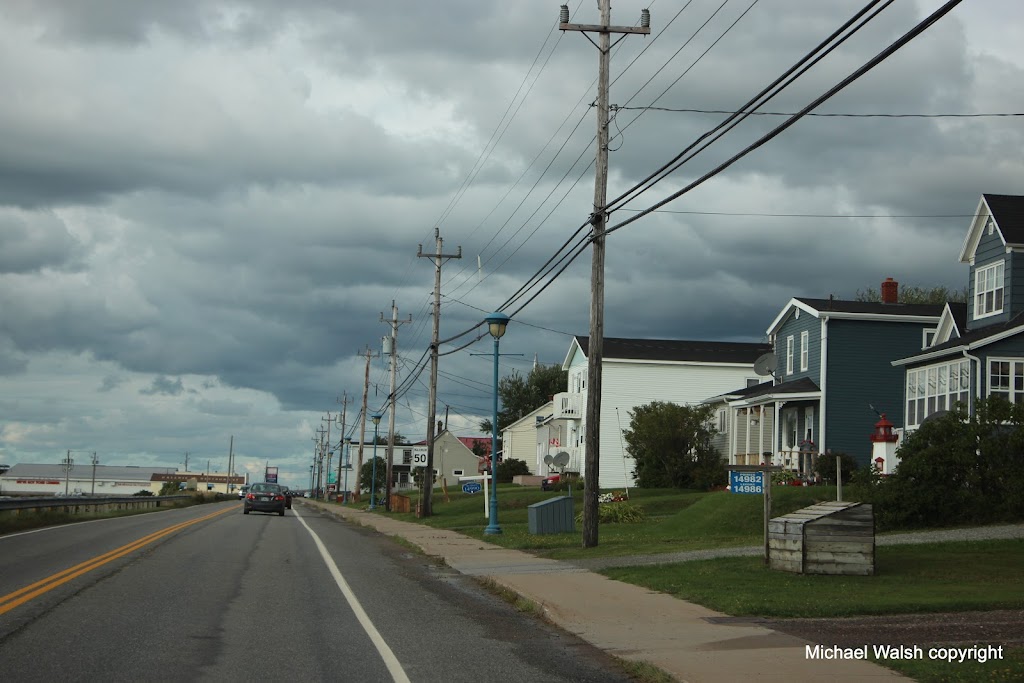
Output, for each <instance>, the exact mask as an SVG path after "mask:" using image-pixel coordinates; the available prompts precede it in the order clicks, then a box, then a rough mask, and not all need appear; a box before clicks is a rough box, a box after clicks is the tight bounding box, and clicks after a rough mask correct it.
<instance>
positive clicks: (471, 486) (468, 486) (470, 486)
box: [462, 481, 483, 493]
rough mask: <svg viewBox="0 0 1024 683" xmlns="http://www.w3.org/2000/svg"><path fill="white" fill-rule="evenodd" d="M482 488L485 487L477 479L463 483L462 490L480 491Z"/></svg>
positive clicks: (466, 491)
mask: <svg viewBox="0 0 1024 683" xmlns="http://www.w3.org/2000/svg"><path fill="white" fill-rule="evenodd" d="M482 489H483V487H482V486H480V484H479V483H477V482H475V481H467V482H466V483H465V484H463V485H462V491H463V492H464V493H480V491H481V490H482Z"/></svg>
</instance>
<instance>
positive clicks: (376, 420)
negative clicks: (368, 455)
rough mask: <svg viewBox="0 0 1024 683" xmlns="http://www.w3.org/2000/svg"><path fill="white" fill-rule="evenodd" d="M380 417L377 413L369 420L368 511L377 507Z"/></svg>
mask: <svg viewBox="0 0 1024 683" xmlns="http://www.w3.org/2000/svg"><path fill="white" fill-rule="evenodd" d="M380 418H381V415H380V414H379V413H378V414H377V415H374V416H373V417H371V418H370V419H372V420H373V466H372V467H371V468H370V472H371V474H370V509H371V510H373V509H374V508H376V507H377V504H376V501H377V497H376V496H377V427H378V426H379V425H380Z"/></svg>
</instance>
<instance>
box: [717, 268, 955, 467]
mask: <svg viewBox="0 0 1024 683" xmlns="http://www.w3.org/2000/svg"><path fill="white" fill-rule="evenodd" d="M897 292H898V283H896V282H895V281H894V280H893V279H892V278H889V279H887V280H886V281H885V282H884V283H882V301H881V302H868V301H846V300H840V299H835V298H828V299H811V298H806V297H796V298H793V299H791V300H790V301H789V303H788V304H786V306H785V307H784V308H783V309H782V311H781V312H780V313H779V314H778V316H776V318H775V320H773V321H772V324H771V326H770V327H769V328H768V331H767V333H768V339H769V341H770V342H771V344H772V345H773V348H774V358H773V363H772V365H774V372H773V373H772V374H773V376H774V380H773V381H770V382H765V383H763V384H760V385H758V386H756V387H746V388H742V389H737V390H736V391H735V392H732V393H730V394H724V395H722V396H720V397H716V398H717V399H719V400H721V401H724V403H725V404H726V405H727V406H728V408H729V410H731V411H732V416H731V420H728V422H729V423H730V424H731V425H733V426H734V428H733V430H732V431H733V432H734V433H736V434H738V435H740V436H741V437H745V438H741V439H734V441H735V442H736V443H734V444H733V446H732V447H731V448H730V452H729V462H730V463H734V464H743V463H753V462H756V461H763V460H767V458H768V456H767V455H765V454H764V453H763V452H760V451H762V450H763V451H767V452H768V453H770V457H771V459H772V461H773V464H776V465H782V466H783V467H786V468H788V469H792V470H795V471H797V472H799V473H801V474H802V475H804V476H811V475H812V473H813V471H814V461H815V458H816V456H817V454H818V453H819V452H824V451H825V450H831V451H834V452H845V453H848V454H850V455H851V456H853V457H854V458H855V459H856V460H857V461H858V463H859V464H866V463H867V462H868V461H869V460H870V458H871V443H870V441H869V436H870V435H871V431H872V427H873V425H874V423H875V422H876V421H877V420H878V416H877V414H876V411H877V412H882V413H886V414H887V415H888V416H889V419H890V420H892V421H893V422H894V423H898V422H899V418H900V416H901V414H902V405H903V382H904V376H903V371H902V369H901V368H896V367H894V366H893V365H892V359H893V358H900V357H903V356H908V355H910V354H913V353H916V352H919V351H921V349H922V348H923V347H925V346H926V345H927V344H929V343H930V342H931V340H932V336H933V335H934V334H935V331H936V328H937V326H938V323H939V320H940V317H941V315H942V312H943V307H942V306H941V305H930V304H900V303H897ZM712 401H714V399H712ZM720 421H721V420H720ZM765 425H770V434H767V435H765V434H764V430H765ZM897 426H899V425H898V424H897ZM751 433H755V434H756V435H757V436H755V437H754V438H751V437H750V436H747V435H749V434H751ZM762 439H763V441H762ZM750 443H754V444H755V445H756V447H757V451H759V452H746V451H745V450H744V449H747V450H749V448H748V444H750Z"/></svg>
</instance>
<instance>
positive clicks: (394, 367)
mask: <svg viewBox="0 0 1024 683" xmlns="http://www.w3.org/2000/svg"><path fill="white" fill-rule="evenodd" d="M380 321H381V322H382V323H383V322H386V323H389V324H390V325H391V348H390V349H388V348H387V345H386V344H385V352H387V353H388V355H389V356H391V393H389V394H388V403H389V404H390V406H391V407H390V408H389V409H388V451H387V459H388V466H387V475H386V476H385V484H384V507H386V508H387V509H388V510H390V509H391V483H392V482H391V477H392V476H393V475H392V468H393V466H394V461H395V378H396V377H397V375H398V326H399V325H405V324H406V323H411V322H412V315H411V314H410V315H409V318H408V319H407V320H399V319H398V306H396V305H395V300H394V299H392V300H391V320H385V319H384V314H383V313H381V314H380ZM385 339H387V337H385Z"/></svg>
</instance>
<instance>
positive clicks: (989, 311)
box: [974, 261, 1003, 318]
mask: <svg viewBox="0 0 1024 683" xmlns="http://www.w3.org/2000/svg"><path fill="white" fill-rule="evenodd" d="M1002 312H1003V262H1002V261H1000V262H999V263H993V264H992V265H990V266H985V267H984V268H978V269H977V270H976V271H974V317H975V318H981V317H984V316H987V315H995V314H997V313H1002Z"/></svg>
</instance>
